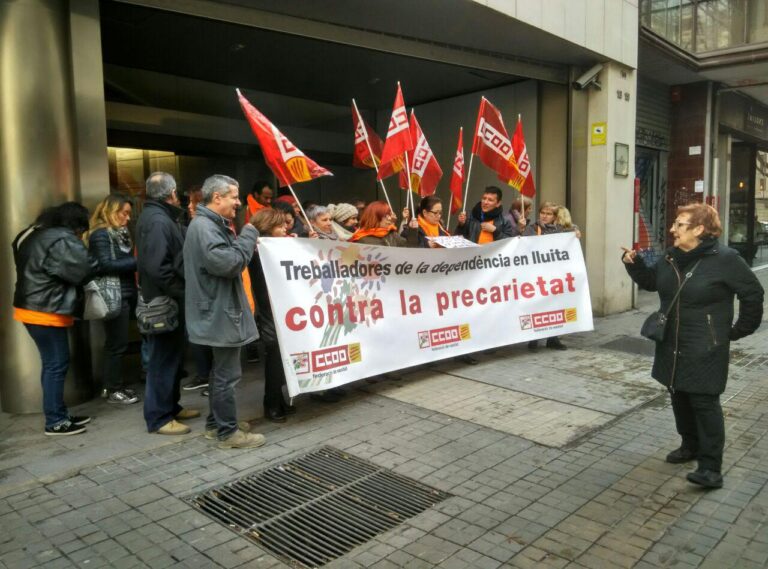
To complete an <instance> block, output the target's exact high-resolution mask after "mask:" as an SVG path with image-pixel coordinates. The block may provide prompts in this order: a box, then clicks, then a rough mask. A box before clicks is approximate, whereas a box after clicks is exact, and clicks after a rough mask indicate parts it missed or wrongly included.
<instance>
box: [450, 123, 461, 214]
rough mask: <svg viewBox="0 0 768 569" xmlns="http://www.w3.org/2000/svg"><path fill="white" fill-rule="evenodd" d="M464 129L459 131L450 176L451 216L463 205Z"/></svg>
mask: <svg viewBox="0 0 768 569" xmlns="http://www.w3.org/2000/svg"><path fill="white" fill-rule="evenodd" d="M463 131H464V129H462V128H460V129H459V145H458V147H457V148H456V158H455V159H454V160H453V173H452V174H451V185H450V189H451V215H453V214H454V213H456V212H458V211H460V210H461V208H462V206H463V205H464V141H463Z"/></svg>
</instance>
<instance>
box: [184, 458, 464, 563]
mask: <svg viewBox="0 0 768 569" xmlns="http://www.w3.org/2000/svg"><path fill="white" fill-rule="evenodd" d="M448 497H449V494H446V493H444V492H441V491H439V490H436V489H435V488H431V487H429V486H425V485H423V484H420V483H418V482H416V481H414V480H411V479H409V478H406V477H404V476H400V475H399V474H396V473H394V472H392V471H390V470H387V469H384V468H381V467H378V466H376V465H374V464H371V463H370V462H367V461H364V460H361V459H359V458H356V457H354V456H350V455H349V454H346V453H344V452H342V451H340V450H338V449H335V448H332V447H323V448H321V449H319V450H317V451H315V452H312V453H310V454H307V455H304V456H302V457H299V458H297V459H295V460H292V461H290V462H286V463H284V464H281V465H279V466H275V467H273V468H269V469H267V470H264V471H262V472H258V473H256V474H252V475H250V476H247V477H244V478H241V479H239V480H236V481H234V482H229V483H227V484H224V485H222V486H217V487H215V488H212V489H209V490H208V491H206V492H204V493H202V494H199V495H196V496H193V497H191V498H188V501H189V502H191V504H192V505H193V506H195V507H197V508H199V509H200V510H201V511H203V512H204V513H205V514H207V515H208V516H210V517H211V518H213V519H215V520H216V521H218V522H220V523H222V524H224V525H226V526H227V527H229V528H231V529H233V530H234V531H236V532H238V533H240V534H242V535H243V536H245V537H248V538H250V539H251V540H253V541H254V542H256V543H257V544H259V545H260V546H261V547H263V548H265V549H267V550H268V551H270V552H271V553H273V554H275V555H277V556H278V557H281V558H283V559H284V560H286V561H289V562H291V563H292V564H294V565H298V566H300V567H319V566H322V565H324V564H326V563H328V562H330V561H332V560H334V559H336V558H337V557H340V556H342V555H344V554H345V553H347V552H348V551H350V550H351V549H353V548H354V547H357V546H358V545H360V544H362V543H365V542H366V541H368V540H369V539H371V538H372V537H374V536H376V535H378V534H380V533H382V532H384V531H387V530H389V529H391V528H393V527H395V526H397V525H399V524H400V523H402V522H403V521H405V520H407V519H408V518H410V517H412V516H415V515H416V514H418V513H420V512H423V511H424V510H426V509H428V508H430V507H431V506H433V505H434V504H436V503H438V502H440V501H442V500H445V499H446V498H448Z"/></svg>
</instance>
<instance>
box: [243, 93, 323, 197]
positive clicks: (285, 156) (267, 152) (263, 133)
mask: <svg viewBox="0 0 768 569" xmlns="http://www.w3.org/2000/svg"><path fill="white" fill-rule="evenodd" d="M237 97H238V99H239V100H240V106H241V107H242V109H243V113H245V118H247V119H248V123H249V124H250V125H251V130H252V131H253V134H255V135H256V138H258V139H259V146H261V151H262V153H263V154H264V160H266V162H267V165H268V166H269V167H270V169H271V170H272V172H274V174H275V176H277V179H278V180H279V181H280V185H281V186H288V185H290V184H295V183H297V182H307V181H309V180H312V179H314V178H319V177H320V176H333V174H332V173H331V172H329V171H328V170H326V169H325V168H323V167H322V166H318V165H317V163H316V162H314V161H313V160H311V159H309V158H307V157H306V156H305V155H304V153H303V152H302V151H301V150H299V149H298V148H296V147H295V146H294V145H293V143H292V142H291V141H290V140H288V139H287V138H286V137H285V135H284V134H283V133H282V132H280V131H279V130H277V127H275V125H273V124H272V123H271V122H269V119H268V118H267V117H265V116H264V115H262V114H261V113H260V112H259V111H258V110H257V109H256V107H254V106H253V105H252V104H251V103H249V102H248V99H246V98H245V97H243V95H242V93H240V90H239V89H238V90H237Z"/></svg>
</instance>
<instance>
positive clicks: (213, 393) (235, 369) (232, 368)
mask: <svg viewBox="0 0 768 569" xmlns="http://www.w3.org/2000/svg"><path fill="white" fill-rule="evenodd" d="M211 349H212V351H213V369H212V370H211V376H210V379H209V380H208V404H209V405H210V413H208V418H207V419H206V420H205V429H206V430H207V431H210V430H213V429H216V435H217V438H218V439H219V440H220V441H221V440H224V439H226V438H228V437H229V436H230V435H231V434H232V433H234V432H235V431H236V430H237V404H236V403H235V386H236V385H237V384H238V383H239V382H240V378H241V377H242V368H241V367H240V347H235V348H218V347H212V348H211Z"/></svg>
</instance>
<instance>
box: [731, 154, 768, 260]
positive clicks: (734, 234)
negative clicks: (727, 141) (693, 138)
mask: <svg viewBox="0 0 768 569" xmlns="http://www.w3.org/2000/svg"><path fill="white" fill-rule="evenodd" d="M767 185H768V150H767V149H761V148H759V147H758V146H757V145H755V144H752V143H747V142H740V141H734V142H733V145H732V146H731V179H730V189H729V192H730V195H729V198H730V199H729V209H728V245H729V246H730V247H733V248H734V249H736V250H737V251H739V253H740V254H741V256H742V257H744V260H745V261H747V263H748V264H749V266H761V265H766V264H768V195H766V190H767V189H768V188H766V186H767Z"/></svg>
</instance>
